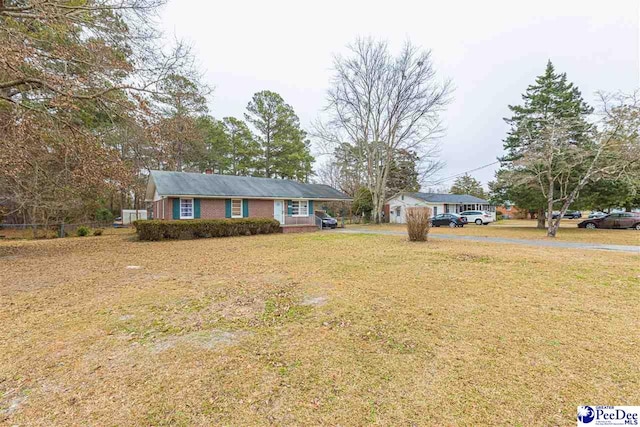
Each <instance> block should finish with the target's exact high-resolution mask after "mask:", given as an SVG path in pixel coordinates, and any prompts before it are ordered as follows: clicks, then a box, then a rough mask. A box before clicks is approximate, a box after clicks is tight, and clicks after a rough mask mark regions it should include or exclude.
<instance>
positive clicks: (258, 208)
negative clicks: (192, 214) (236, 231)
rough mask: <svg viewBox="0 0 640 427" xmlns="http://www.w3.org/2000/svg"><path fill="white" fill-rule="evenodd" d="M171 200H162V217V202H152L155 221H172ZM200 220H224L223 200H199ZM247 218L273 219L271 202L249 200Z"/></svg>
mask: <svg viewBox="0 0 640 427" xmlns="http://www.w3.org/2000/svg"><path fill="white" fill-rule="evenodd" d="M173 200H174V199H164V217H163V216H162V200H158V201H155V202H153V214H154V218H155V219H173ZM200 218H201V219H218V218H225V200H224V199H200ZM249 218H273V200H253V199H251V200H249Z"/></svg>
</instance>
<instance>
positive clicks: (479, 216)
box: [460, 211, 493, 225]
mask: <svg viewBox="0 0 640 427" xmlns="http://www.w3.org/2000/svg"><path fill="white" fill-rule="evenodd" d="M460 215H462V216H463V217H465V218H466V219H467V222H475V223H476V224H478V225H483V224H484V225H487V224H489V223H490V222H493V215H491V213H490V212H483V211H464V212H461V213H460Z"/></svg>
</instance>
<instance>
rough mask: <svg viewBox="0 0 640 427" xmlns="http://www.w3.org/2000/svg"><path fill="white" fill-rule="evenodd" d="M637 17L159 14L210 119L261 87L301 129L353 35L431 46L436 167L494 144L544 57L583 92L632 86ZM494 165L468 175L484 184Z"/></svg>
mask: <svg viewBox="0 0 640 427" xmlns="http://www.w3.org/2000/svg"><path fill="white" fill-rule="evenodd" d="M639 22H640V0H609V1H603V0H596V1H587V0H579V1H566V0H563V1H558V0H555V1H546V0H545V1H542V0H536V1H533V0H530V1H513V0H509V1H491V0H487V1H456V2H430V1H414V2H408V1H406V2H403V1H396V2H388V1H372V0H366V1H353V0H349V1H334V0H325V1H323V2H316V3H309V2H303V1H299V0H296V1H283V0H277V1H264V0H255V1H233V2H213V1H210V0H209V1H205V0H189V1H185V0H181V1H178V0H171V1H170V2H169V4H168V5H167V7H166V8H165V10H164V12H163V14H162V25H163V26H164V28H165V30H166V32H167V35H168V36H175V37H177V38H179V39H184V40H185V41H187V42H189V43H190V44H191V45H192V46H193V49H194V53H195V54H196V56H197V58H198V62H199V65H200V66H201V68H202V70H203V71H204V73H205V74H204V77H205V81H206V82H207V83H209V84H210V85H212V86H214V87H215V92H214V95H213V97H212V100H211V102H210V107H211V113H212V115H213V116H215V117H217V118H222V117H225V116H235V117H238V118H242V117H243V113H244V111H245V108H246V105H247V103H248V102H249V100H250V99H251V96H252V95H253V94H254V93H255V92H258V91H260V90H264V89H269V90H272V91H275V92H278V93H280V95H282V97H283V98H284V99H285V101H286V102H287V103H289V104H291V105H292V106H293V107H294V109H295V111H296V112H297V113H298V116H299V117H300V120H301V122H302V125H303V127H307V128H309V126H310V123H311V122H312V121H313V120H314V119H315V118H316V117H318V115H319V113H320V110H321V109H322V107H323V106H324V105H326V97H325V94H326V90H327V87H328V84H329V79H330V77H331V75H332V71H331V66H332V57H333V55H334V54H335V53H340V52H344V50H345V49H344V47H345V45H346V44H348V43H350V42H352V41H353V40H354V39H355V38H356V37H358V36H373V37H375V38H379V39H382V40H387V41H389V43H390V45H391V47H392V48H393V49H394V51H397V48H398V47H399V46H400V45H401V44H402V43H403V42H404V41H405V40H407V39H409V40H411V41H412V42H413V43H414V44H417V45H420V46H422V47H423V48H426V49H431V50H432V55H433V59H434V61H435V65H436V68H437V71H438V74H439V76H440V77H441V78H451V79H452V80H453V83H454V85H455V88H456V90H455V92H454V101H453V102H452V103H451V104H450V105H449V107H448V109H447V112H446V114H444V115H443V120H444V123H445V125H446V127H447V132H446V136H445V137H444V138H443V139H442V140H441V149H442V160H444V161H445V162H446V167H445V168H444V170H443V171H442V172H441V174H440V178H442V177H448V176H451V175H454V174H457V173H461V172H464V171H467V170H470V169H474V168H476V167H479V166H482V165H486V164H488V163H491V162H493V161H495V159H496V157H497V156H499V155H501V154H502V139H503V138H504V136H505V132H506V130H507V128H506V126H505V124H504V122H503V120H502V118H503V117H505V116H507V115H509V111H508V109H507V105H508V104H514V103H519V102H520V96H521V94H522V93H523V92H524V90H525V89H526V87H527V85H529V84H531V83H532V82H533V81H534V78H535V77H536V76H537V75H540V74H541V73H542V72H543V71H544V67H545V65H546V61H547V59H551V61H552V62H553V63H554V65H555V66H556V69H557V70H559V71H562V72H566V73H567V76H568V78H569V80H571V81H573V82H574V83H575V84H577V85H578V87H579V88H580V90H581V91H582V94H583V96H584V97H585V99H586V100H587V101H589V102H590V101H593V100H594V93H595V92H596V91H597V90H604V91H617V90H622V91H631V90H633V89H635V88H638V87H640V59H639V58H640V24H639ZM318 160H319V162H321V160H320V159H318ZM494 170H495V167H490V168H486V169H483V170H481V171H477V172H474V173H473V174H472V175H474V176H475V177H477V178H478V179H480V180H481V181H482V182H483V184H485V185H486V182H487V181H489V180H491V179H492V178H493V174H494ZM450 184H451V182H447V185H450Z"/></svg>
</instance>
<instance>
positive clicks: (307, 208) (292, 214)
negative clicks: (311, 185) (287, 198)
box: [291, 199, 309, 218]
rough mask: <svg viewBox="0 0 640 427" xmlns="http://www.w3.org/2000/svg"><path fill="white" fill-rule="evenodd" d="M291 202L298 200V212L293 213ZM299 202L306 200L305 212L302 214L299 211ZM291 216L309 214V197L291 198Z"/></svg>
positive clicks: (305, 215)
mask: <svg viewBox="0 0 640 427" xmlns="http://www.w3.org/2000/svg"><path fill="white" fill-rule="evenodd" d="M293 202H298V213H297V214H294V213H293ZM300 202H307V207H306V209H305V213H304V215H303V214H301V213H300ZM291 216H292V217H296V218H297V217H307V216H309V199H294V200H291Z"/></svg>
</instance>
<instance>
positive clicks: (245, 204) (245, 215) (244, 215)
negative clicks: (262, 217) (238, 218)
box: [242, 199, 249, 218]
mask: <svg viewBox="0 0 640 427" xmlns="http://www.w3.org/2000/svg"><path fill="white" fill-rule="evenodd" d="M242 218H249V199H242Z"/></svg>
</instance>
